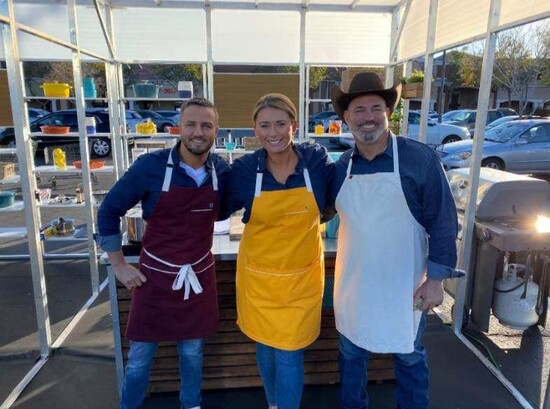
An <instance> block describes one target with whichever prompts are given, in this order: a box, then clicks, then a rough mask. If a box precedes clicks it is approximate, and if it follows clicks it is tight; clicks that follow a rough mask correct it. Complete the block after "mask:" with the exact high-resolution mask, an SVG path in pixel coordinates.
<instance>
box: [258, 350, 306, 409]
mask: <svg viewBox="0 0 550 409" xmlns="http://www.w3.org/2000/svg"><path fill="white" fill-rule="evenodd" d="M256 362H257V364H258V369H259V370H260V375H261V377H262V382H263V384H264V390H265V395H266V398H267V403H268V405H270V406H277V408H278V409H298V408H299V407H300V401H301V400H302V391H303V389H304V350H303V349H298V350H295V351H285V350H282V349H277V348H273V347H269V346H267V345H264V344H261V343H259V342H258V343H256Z"/></svg>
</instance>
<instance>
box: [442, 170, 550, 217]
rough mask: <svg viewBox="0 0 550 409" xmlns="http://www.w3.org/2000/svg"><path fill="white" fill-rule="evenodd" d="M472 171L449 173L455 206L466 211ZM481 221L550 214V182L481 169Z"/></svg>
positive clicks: (478, 201) (478, 192)
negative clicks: (469, 178)
mask: <svg viewBox="0 0 550 409" xmlns="http://www.w3.org/2000/svg"><path fill="white" fill-rule="evenodd" d="M469 171H470V169H469V168H461V169H452V170H449V171H447V178H448V179H449V183H450V185H451V190H452V192H453V196H454V199H455V203H456V207H457V209H459V210H462V211H464V210H465V208H466V200H467V198H468V193H469V189H468V184H469V182H468V177H469ZM476 202H477V203H476V209H477V210H476V219H478V220H503V219H508V220H514V219H524V218H528V217H533V215H536V214H550V183H548V182H546V181H544V180H540V179H535V178H533V177H530V176H524V175H516V174H514V173H508V172H502V171H500V170H495V169H490V168H481V169H480V174H479V187H478V191H477V201H476Z"/></svg>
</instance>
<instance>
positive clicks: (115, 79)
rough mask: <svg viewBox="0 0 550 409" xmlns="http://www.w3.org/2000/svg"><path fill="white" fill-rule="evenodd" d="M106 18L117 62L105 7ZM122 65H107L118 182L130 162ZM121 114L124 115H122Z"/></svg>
mask: <svg viewBox="0 0 550 409" xmlns="http://www.w3.org/2000/svg"><path fill="white" fill-rule="evenodd" d="M105 16H106V31H107V36H108V38H109V39H110V44H111V47H112V53H113V58H114V59H115V60H116V44H115V27H114V19H113V11H112V9H111V8H110V7H109V6H108V5H105ZM119 67H120V63H118V62H112V63H108V64H105V77H106V80H107V98H108V101H109V120H110V123H111V146H112V148H113V154H112V155H113V165H114V168H115V178H116V180H118V179H119V178H120V177H121V176H122V174H123V173H124V171H125V169H126V164H127V162H128V161H129V158H128V155H127V151H128V142H127V140H126V139H125V138H124V134H125V130H126V128H125V126H126V125H125V121H126V116H125V114H124V113H125V107H124V106H123V101H122V100H121V94H120V89H121V87H119V82H120V78H119V72H120V71H121V70H119ZM121 112H122V113H123V115H121ZM122 118H124V119H122Z"/></svg>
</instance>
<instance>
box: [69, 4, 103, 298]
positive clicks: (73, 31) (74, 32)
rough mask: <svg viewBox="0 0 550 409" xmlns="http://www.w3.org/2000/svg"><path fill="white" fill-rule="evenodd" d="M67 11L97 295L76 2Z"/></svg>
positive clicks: (92, 210) (92, 216)
mask: <svg viewBox="0 0 550 409" xmlns="http://www.w3.org/2000/svg"><path fill="white" fill-rule="evenodd" d="M67 9H68V14H69V34H70V38H71V43H72V44H73V45H74V46H75V47H76V51H75V50H73V52H72V63H73V78H74V91H75V99H76V101H75V103H76V114H77V118H78V134H79V141H80V157H81V159H82V177H83V187H84V192H85V194H86V198H87V199H88V200H86V203H85V207H84V209H85V213H86V223H87V226H88V249H89V252H90V276H91V282H92V292H93V294H98V293H99V270H98V267H97V249H96V246H95V241H94V235H95V230H96V227H95V222H94V219H95V218H94V207H93V201H92V178H91V175H90V163H89V158H90V152H89V146H88V135H87V131H86V108H85V102H84V90H83V88H82V64H81V61H80V51H79V44H78V21H77V16H76V1H75V0H68V1H67Z"/></svg>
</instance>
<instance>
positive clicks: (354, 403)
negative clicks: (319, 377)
mask: <svg viewBox="0 0 550 409" xmlns="http://www.w3.org/2000/svg"><path fill="white" fill-rule="evenodd" d="M426 315H427V314H426V312H424V313H423V314H422V318H421V319H420V325H419V326H418V333H417V334H416V339H415V341H414V351H413V352H411V353H410V354H393V362H394V365H395V377H396V384H397V388H396V394H395V395H396V402H397V408H398V409H426V408H427V407H428V403H429V398H428V392H429V385H430V383H429V381H430V380H429V377H430V373H429V370H428V363H427V355H426V350H425V349H424V347H423V346H422V334H423V332H424V329H425V328H426ZM338 346H339V355H338V367H339V369H340V393H339V397H338V400H339V402H340V405H341V406H342V408H344V409H366V408H368V406H369V397H368V394H367V379H368V378H367V367H368V363H369V351H367V350H365V349H363V348H360V347H358V346H357V345H355V344H353V343H352V342H351V341H350V340H349V339H347V338H346V337H345V336H343V335H342V334H340V340H339V345H338Z"/></svg>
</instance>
